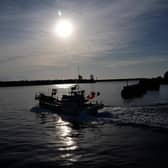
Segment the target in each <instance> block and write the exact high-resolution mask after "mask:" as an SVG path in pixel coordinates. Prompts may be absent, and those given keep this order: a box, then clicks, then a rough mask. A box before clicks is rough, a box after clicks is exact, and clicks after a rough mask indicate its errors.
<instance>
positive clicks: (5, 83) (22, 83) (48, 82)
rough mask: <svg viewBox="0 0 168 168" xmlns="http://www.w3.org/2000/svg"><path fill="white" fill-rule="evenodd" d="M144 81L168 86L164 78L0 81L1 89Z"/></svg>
mask: <svg viewBox="0 0 168 168" xmlns="http://www.w3.org/2000/svg"><path fill="white" fill-rule="evenodd" d="M144 79H156V80H158V81H159V83H160V84H168V82H167V80H165V79H164V78H159V79H158V78H121V79H99V80H93V79H92V80H91V79H81V80H79V79H64V80H19V81H0V87H18V86H38V85H54V84H71V83H98V82H122V81H139V80H144Z"/></svg>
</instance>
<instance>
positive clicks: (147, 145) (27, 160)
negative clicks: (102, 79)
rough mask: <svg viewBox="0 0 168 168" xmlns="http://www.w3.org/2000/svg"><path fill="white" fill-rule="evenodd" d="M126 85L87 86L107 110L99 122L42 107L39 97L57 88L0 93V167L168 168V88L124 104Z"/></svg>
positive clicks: (46, 87)
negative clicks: (98, 93) (98, 94)
mask: <svg viewBox="0 0 168 168" xmlns="http://www.w3.org/2000/svg"><path fill="white" fill-rule="evenodd" d="M123 85H125V82H108V83H96V84H92V85H90V84H83V85H81V87H83V88H84V89H86V91H87V93H89V92H90V91H91V90H95V91H100V92H101V96H100V97H99V98H98V99H99V100H102V101H103V102H104V104H105V105H106V107H105V108H104V109H103V110H101V111H100V113H99V114H98V115H97V116H94V117H93V116H87V115H85V114H81V115H80V116H78V117H70V116H59V115H57V114H55V113H53V112H51V111H49V110H47V109H44V108H41V107H39V106H38V105H37V102H35V101H34V95H35V93H36V92H38V91H44V92H48V91H50V90H51V88H53V87H54V88H55V87H58V86H57V85H54V86H33V87H13V88H0V93H1V94H0V152H1V154H0V166H1V167H3V168H6V167H9V168H20V167H35V168H38V167H86V166H88V167H108V166H110V167H124V168H125V167H129V168H130V167H163V165H164V164H165V166H168V163H167V156H168V86H167V85H162V86H161V88H160V91H159V92H148V93H147V94H146V95H145V96H144V97H141V98H137V99H133V100H129V101H124V100H123V99H122V98H121V96H120V91H121V89H122V87H123ZM65 86H67V85H65ZM65 86H64V87H65ZM67 90H68V89H67V88H66V87H65V88H64V89H63V88H60V93H58V94H62V93H63V92H65V91H67Z"/></svg>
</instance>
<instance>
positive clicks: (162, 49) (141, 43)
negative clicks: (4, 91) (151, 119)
mask: <svg viewBox="0 0 168 168" xmlns="http://www.w3.org/2000/svg"><path fill="white" fill-rule="evenodd" d="M58 11H61V12H62V16H61V17H66V18H69V19H70V20H71V21H72V22H73V24H74V28H75V30H74V32H73V35H72V36H71V37H70V38H69V39H60V38H58V37H57V36H56V35H55V34H54V32H53V27H54V25H55V24H56V22H57V20H58V18H59V17H60V16H58ZM78 66H79V67H80V72H81V74H82V75H83V76H84V77H89V75H90V74H94V75H95V76H97V77H98V78H127V77H151V76H158V75H163V73H164V72H165V71H166V70H168V1H167V0H1V1H0V80H21V79H28V80H30V79H57V78H71V77H76V75H77V67H78Z"/></svg>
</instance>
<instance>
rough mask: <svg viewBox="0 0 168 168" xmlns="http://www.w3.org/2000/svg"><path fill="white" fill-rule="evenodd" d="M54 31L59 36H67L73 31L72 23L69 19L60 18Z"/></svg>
mask: <svg viewBox="0 0 168 168" xmlns="http://www.w3.org/2000/svg"><path fill="white" fill-rule="evenodd" d="M54 32H55V33H56V35H58V36H59V37H61V38H64V39H66V38H69V37H70V36H72V34H73V32H74V25H73V23H72V21H71V20H69V19H60V20H58V22H57V23H56V25H55V28H54Z"/></svg>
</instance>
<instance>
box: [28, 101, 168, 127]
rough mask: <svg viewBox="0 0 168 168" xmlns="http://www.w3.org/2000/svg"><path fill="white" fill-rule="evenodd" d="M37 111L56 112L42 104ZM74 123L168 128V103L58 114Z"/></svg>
mask: <svg viewBox="0 0 168 168" xmlns="http://www.w3.org/2000/svg"><path fill="white" fill-rule="evenodd" d="M30 111H32V112H35V113H41V114H46V115H49V114H50V115H53V114H56V113H55V112H53V111H50V110H48V109H45V108H42V107H40V106H35V107H32V108H31V110H30ZM58 116H60V117H61V118H62V119H63V120H65V121H68V122H70V123H72V124H78V125H82V126H85V125H87V126H88V124H92V125H101V124H115V125H119V126H132V127H145V128H154V129H164V130H168V103H164V104H155V105H146V106H128V107H126V106H121V107H120V106H111V107H110V106H108V107H105V108H104V109H103V110H101V111H99V112H98V114H96V115H88V114H87V113H85V112H84V111H83V112H81V113H80V115H78V116H70V115H60V114H59V115H58Z"/></svg>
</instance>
